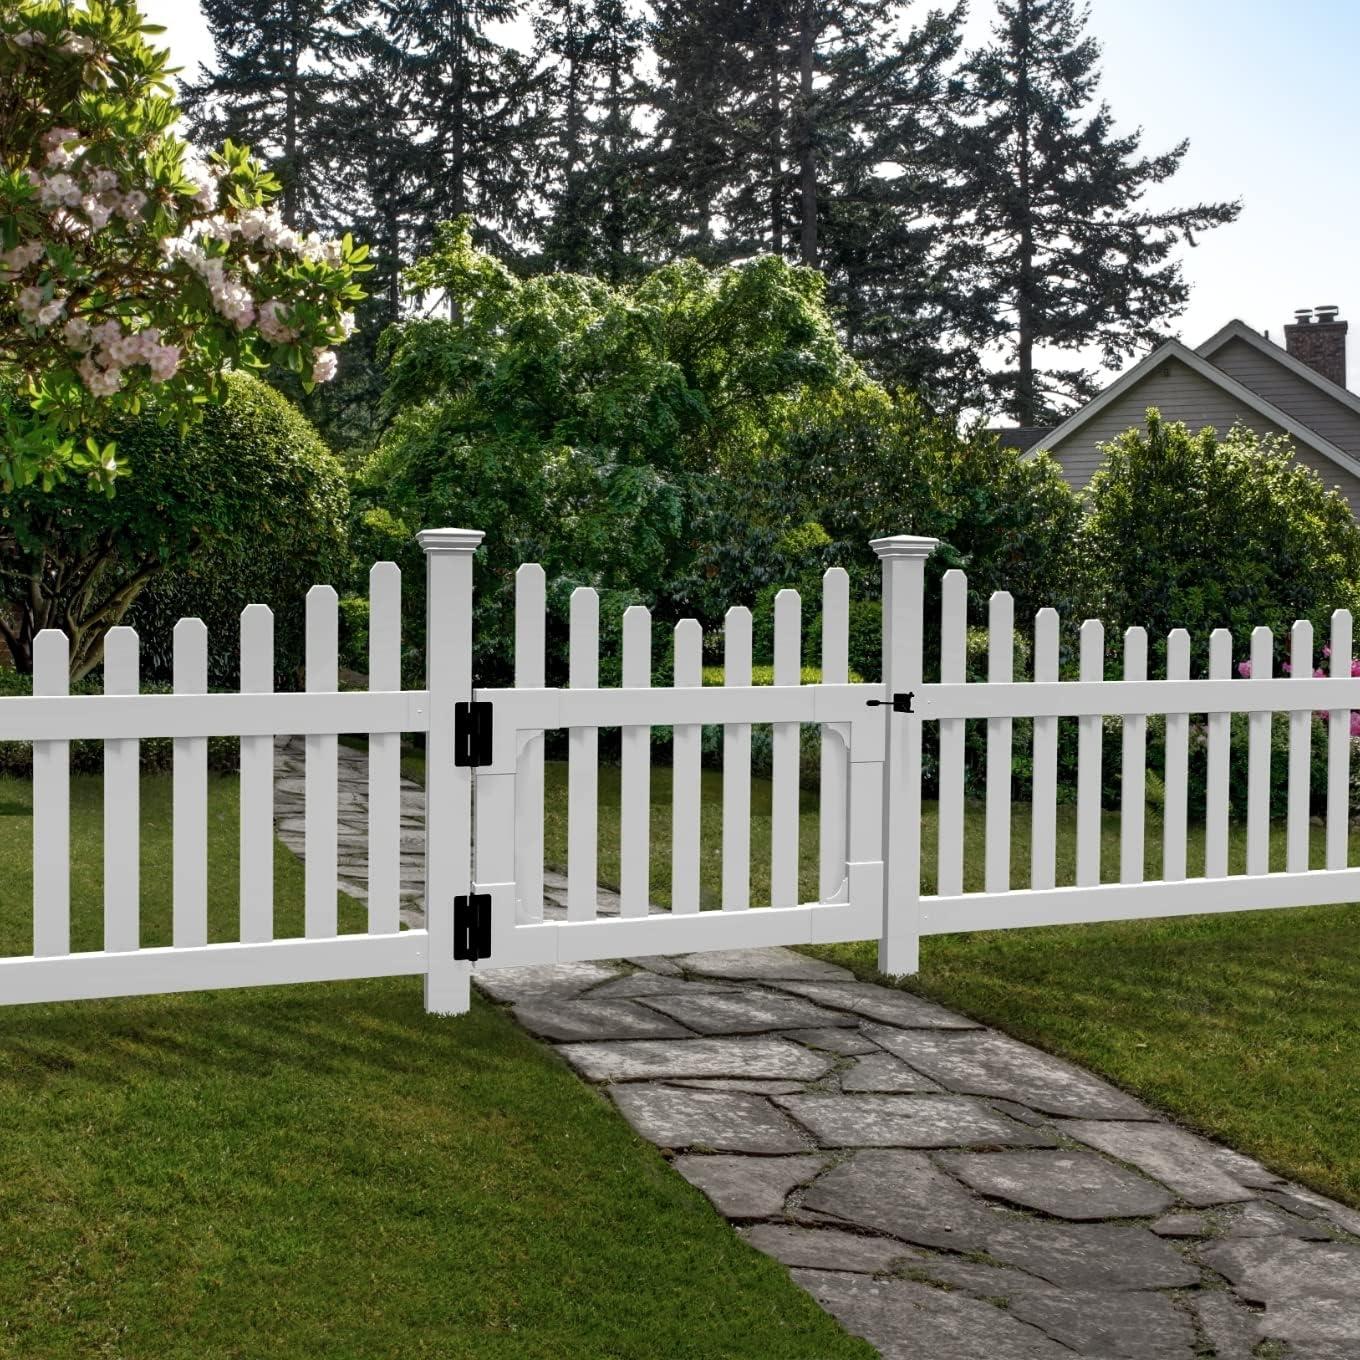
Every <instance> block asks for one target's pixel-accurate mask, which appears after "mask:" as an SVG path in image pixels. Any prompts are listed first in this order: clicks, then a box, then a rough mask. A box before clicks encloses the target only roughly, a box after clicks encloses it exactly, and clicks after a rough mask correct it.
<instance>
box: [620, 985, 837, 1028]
mask: <svg viewBox="0 0 1360 1360" xmlns="http://www.w3.org/2000/svg"><path fill="white" fill-rule="evenodd" d="M645 1003H646V1004H647V1005H648V1006H651V1007H652V1008H653V1009H654V1010H658V1011H660V1012H661V1013H662V1014H663V1015H669V1016H670V1017H671V1018H672V1019H674V1020H678V1021H679V1022H680V1023H681V1024H682V1025H684V1026H685V1027H686V1028H687V1029H692V1030H694V1031H695V1032H696V1033H698V1034H765V1033H768V1032H770V1031H772V1030H777V1029H806V1028H808V1027H822V1026H828V1025H830V1026H841V1025H851V1026H853V1025H855V1024H856V1023H858V1022H857V1021H856V1020H855V1017H854V1016H852V1015H843V1014H841V1013H839V1012H837V1011H828V1010H823V1009H822V1007H820V1006H815V1005H813V1004H812V1002H810V1001H804V1000H803V999H802V998H801V997H796V996H785V995H784V994H783V993H781V992H758V991H753V990H752V991H742V992H707V993H697V994H696V993H693V992H689V993H680V994H679V995H675V996H649V997H646V998H645Z"/></svg>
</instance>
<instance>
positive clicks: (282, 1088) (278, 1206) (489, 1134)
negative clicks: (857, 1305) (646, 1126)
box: [0, 777, 872, 1360]
mask: <svg viewBox="0 0 1360 1360" xmlns="http://www.w3.org/2000/svg"><path fill="white" fill-rule="evenodd" d="M72 796H73V838H72V839H73V897H74V902H75V912H74V919H75V931H74V934H75V941H76V944H77V947H81V948H89V947H97V945H98V940H99V931H100V927H99V907H98V901H99V894H100V874H101V868H100V865H101V856H102V846H101V832H100V824H101V801H102V792H101V785H100V781H99V780H98V779H91V778H83V777H81V778H75V779H73V780H72ZM143 799H144V809H143V811H144V830H143V857H142V869H143V883H144V899H145V912H144V920H145V923H146V930H145V932H144V936H143V943H144V944H157V943H167V942H168V923H169V883H170V836H169V831H170V815H169V783H168V780H166V779H163V778H159V777H157V778H147V779H146V780H144V781H143ZM30 806H31V805H30V794H29V788H28V786H27V785H26V784H23V783H18V782H15V781H0V864H3V866H4V876H3V880H0V883H2V886H0V952H5V953H22V952H26V951H27V949H28V947H29V939H30V935H29V932H30V924H29V915H30V910H31V908H30V892H31V847H30V837H31V827H32V821H31V816H30ZM210 825H211V842H210V851H211V863H212V872H211V875H210V883H211V892H212V901H211V907H210V910H211V917H212V924H213V935H214V938H219V939H222V938H227V939H229V938H232V933H233V929H234V923H235V919H236V910H237V904H236V893H237V872H236V843H237V842H236V837H237V798H236V785H235V780H234V779H231V778H225V777H214V778H213V780H212V783H211V789H210ZM275 883H276V896H277V902H278V933H279V934H298V933H300V929H301V923H302V870H301V866H300V865H299V864H298V862H297V861H296V860H295V859H293V858H292V856H290V855H288V854H287V852H286V851H284V850H282V848H279V849H278V851H277V856H276V874H275ZM362 920H363V917H362V913H361V912H360V911H359V910H358V908H357V907H356V906H355V904H353V903H352V902H342V922H343V924H344V926H345V927H347V928H350V929H353V928H356V927H361V926H362ZM871 1354H872V1352H871V1351H870V1349H869V1348H868V1347H867V1346H865V1345H864V1344H863V1343H861V1342H858V1341H855V1340H853V1339H851V1338H849V1337H848V1336H846V1335H845V1334H844V1333H843V1332H841V1331H840V1329H839V1328H838V1326H837V1325H836V1324H835V1323H834V1322H832V1321H831V1319H830V1318H828V1317H827V1316H826V1315H824V1314H823V1313H821V1312H820V1311H819V1310H818V1309H817V1308H816V1307H815V1306H814V1305H813V1303H812V1301H811V1300H810V1299H809V1298H808V1296H807V1295H805V1294H804V1293H803V1292H802V1291H801V1290H799V1289H796V1288H795V1287H794V1286H793V1285H792V1283H791V1282H790V1281H789V1279H788V1276H787V1274H786V1273H785V1271H784V1269H783V1267H781V1266H779V1265H777V1264H776V1263H774V1262H773V1261H771V1260H769V1259H767V1258H766V1257H764V1256H761V1255H759V1254H757V1253H756V1252H754V1251H752V1250H750V1249H748V1248H747V1247H746V1246H744V1245H743V1244H742V1243H741V1241H740V1240H739V1239H738V1238H737V1237H736V1236H735V1234H733V1233H732V1232H731V1230H730V1229H729V1228H728V1227H727V1225H726V1224H725V1223H724V1222H723V1221H722V1220H721V1219H720V1218H718V1216H717V1215H716V1214H715V1213H714V1212H713V1211H712V1210H711V1209H710V1208H709V1206H708V1204H707V1202H706V1201H705V1200H704V1199H703V1198H702V1197H701V1196H700V1195H699V1193H698V1192H697V1191H695V1190H693V1189H692V1188H691V1187H690V1186H689V1185H687V1184H686V1183H685V1182H684V1181H683V1180H681V1178H680V1177H679V1176H678V1175H676V1174H674V1173H673V1172H672V1171H671V1170H670V1169H669V1168H668V1167H667V1166H666V1164H665V1163H664V1161H663V1160H662V1158H661V1157H660V1156H659V1154H658V1153H657V1152H656V1151H655V1150H654V1149H652V1148H651V1147H650V1146H648V1145H646V1144H644V1143H642V1142H641V1141H640V1140H639V1139H637V1138H636V1137H634V1136H633V1134H632V1132H631V1131H630V1130H629V1129H628V1127H627V1125H626V1124H624V1122H623V1120H622V1119H621V1118H619V1117H618V1115H617V1114H616V1113H615V1112H614V1110H613V1108H612V1107H611V1106H610V1105H609V1104H608V1102H607V1101H606V1100H604V1099H602V1098H601V1096H600V1095H599V1094H598V1093H597V1092H595V1091H594V1090H592V1089H590V1088H588V1087H586V1086H585V1085H584V1084H582V1083H581V1082H579V1081H578V1080H577V1079H576V1078H575V1077H574V1076H573V1075H572V1074H571V1073H570V1072H569V1071H568V1069H567V1068H566V1067H565V1066H564V1065H562V1064H561V1063H560V1062H558V1060H557V1059H556V1058H555V1057H554V1056H553V1055H552V1054H551V1053H550V1052H548V1051H547V1050H546V1049H545V1048H543V1047H542V1046H540V1045H538V1044H537V1043H535V1042H534V1041H532V1040H530V1039H529V1038H528V1037H527V1036H526V1035H525V1034H523V1033H522V1032H521V1031H520V1030H519V1029H517V1027H516V1026H515V1025H514V1024H513V1022H512V1021H511V1020H510V1019H509V1018H508V1017H507V1016H506V1015H504V1014H503V1013H501V1012H500V1011H498V1010H496V1009H495V1008H492V1007H490V1006H488V1005H485V1004H483V1003H480V1002H477V1003H474V1007H473V1010H472V1013H471V1014H470V1015H469V1016H466V1017H462V1018H459V1019H432V1018H430V1017H427V1016H426V1015H425V1014H424V1012H423V1010H422V1007H421V988H420V982H419V980H418V979H396V980H389V981H376V982H363V983H344V984H329V985H321V986H298V987H293V988H268V989H256V990H242V991H236V992H217V993H202V994H197V995H181V996H169V997H158V998H147V999H132V1000H121V1001H100V1002H84V1003H71V1004H65V1005H57V1006H24V1007H13V1008H3V1007H0V1357H5V1360H10V1358H11V1357H12V1358H13V1360H77V1358H78V1360H89V1358H90V1357H106V1358H107V1360H143V1357H145V1358H147V1360H150V1358H151V1357H155V1360H162V1358H165V1360H169V1358H171V1357H174V1358H180V1357H182V1358H183V1360H219V1358H220V1360H227V1357H231V1358H233V1360H235V1358H237V1357H240V1358H241V1360H247V1358H248V1360H261V1358H262V1357H269V1358H270V1360H294V1358H296V1360H304V1357H305V1360H314V1358H315V1357H318V1356H324V1357H331V1358H333V1360H350V1357H354V1358H355V1360H359V1358H363V1360H367V1357H392V1360H417V1358H419V1357H430V1360H434V1357H438V1358H439V1360H450V1358H451V1357H452V1358H458V1360H461V1358H462V1357H476V1358H477V1360H500V1358H501V1357H514V1358H515V1360H520V1358H523V1360H557V1358H558V1357H561V1358H562V1360H566V1358H567V1357H571V1360H578V1358H579V1360H587V1358H589V1357H609V1358H611V1360H612V1358H613V1357H619V1358H620V1360H631V1358H632V1357H639V1358H641V1357H648V1358H650V1357H656V1360H670V1358H671V1357H695V1360H710V1357H717V1356H742V1357H748V1356H749V1357H758V1358H767V1360H785V1358H786V1357H805V1358H806V1360H841V1358H842V1357H844V1358H845V1360H850V1357H855V1360H867V1358H868V1357H869V1356H870V1355H871Z"/></svg>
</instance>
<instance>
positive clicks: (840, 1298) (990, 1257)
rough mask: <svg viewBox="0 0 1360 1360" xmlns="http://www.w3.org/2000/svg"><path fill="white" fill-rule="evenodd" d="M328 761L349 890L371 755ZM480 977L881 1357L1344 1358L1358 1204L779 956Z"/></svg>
mask: <svg viewBox="0 0 1360 1360" xmlns="http://www.w3.org/2000/svg"><path fill="white" fill-rule="evenodd" d="M299 746H300V744H299ZM341 751H342V779H344V780H345V791H344V793H343V794H342V811H341V817H342V831H341V835H342V852H341V858H342V862H343V863H344V864H345V866H346V872H347V875H348V878H347V885H346V891H352V892H354V895H355V896H358V897H362V895H363V892H362V889H363V879H364V878H365V877H366V870H365V871H364V873H362V874H361V873H360V872H359V871H360V869H362V867H363V866H362V838H363V834H364V825H365V822H364V814H363V809H362V807H361V806H360V805H361V803H362V801H363V793H364V788H363V780H362V770H363V765H364V758H363V756H362V754H361V753H357V752H348V753H346V748H343V747H342V748H341ZM300 756H301V751H300V749H298V750H296V751H293V750H292V749H291V748H290V747H289V746H284V747H282V748H281V751H280V775H279V786H280V800H279V801H280V811H279V816H280V835H281V836H282V837H283V838H284V839H285V841H286V842H287V843H288V844H290V845H293V846H294V847H295V848H300V834H299V833H300V831H301V825H300V821H297V819H298V818H299V817H300V812H299V811H298V810H296V808H295V807H294V806H293V804H292V803H290V802H289V801H288V800H289V799H291V798H293V797H295V796H296V795H295V793H294V791H293V789H292V787H291V785H292V783H293V781H295V780H297V778H298V769H297V768H296V764H295V762H296V763H298V764H300ZM348 757H357V760H356V759H349V758H348ZM299 787H300V786H299ZM419 792H420V791H419V790H418V789H415V788H414V787H413V786H412V787H409V788H407V789H405V790H404V792H403V826H404V831H405V829H406V828H408V827H409V829H411V830H413V831H415V832H417V833H418V831H419V826H420V823H419ZM408 817H409V822H408ZM294 822H296V825H294ZM417 842H418V834H417V835H416V836H413V837H412V838H411V845H412V854H411V861H410V863H409V865H408V864H407V862H406V861H405V860H404V861H403V872H402V880H403V892H406V891H407V890H408V889H409V890H410V892H411V894H412V896H411V900H410V901H409V902H408V904H407V908H406V911H405V912H404V913H403V915H404V916H406V917H407V918H408V919H410V920H412V921H413V922H418V921H419V919H420V915H419V911H418V909H417V907H416V900H417V898H418V891H419V890H418V887H417V874H418V869H419V866H418V864H417V863H416V862H415V852H414V847H415V845H416V844H417ZM403 844H404V846H405V841H404V842H403ZM564 887H565V885H564V884H561V885H558V884H557V883H556V882H555V881H554V883H553V884H552V885H551V886H550V887H549V889H548V895H549V897H550V898H555V897H556V895H557V894H558V892H560V891H561V890H562V889H564ZM556 905H557V903H556V901H552V902H551V903H550V906H549V909H550V910H551V908H553V907H555V906H556ZM477 984H478V986H479V987H480V988H481V990H482V991H483V992H485V993H486V994H487V995H489V996H490V997H491V998H493V999H494V1000H495V1001H496V1002H499V1003H502V1004H504V1005H506V1006H508V1007H509V1008H510V1010H511V1013H512V1014H513V1016H514V1017H515V1019H516V1020H517V1021H518V1022H519V1023H520V1024H521V1025H523V1026H524V1027H525V1028H526V1029H528V1030H529V1031H530V1032H532V1033H534V1034H536V1035H538V1036H539V1037H540V1038H542V1039H543V1040H545V1041H546V1042H548V1043H551V1044H553V1045H555V1046H556V1047H557V1051H558V1052H559V1054H560V1055H561V1056H562V1058H563V1059H564V1060H565V1061H566V1062H567V1063H569V1064H570V1065H571V1066H572V1067H573V1068H574V1069H575V1070H576V1071H577V1072H578V1073H579V1074H580V1075H581V1077H582V1078H583V1079H585V1080H586V1081H588V1082H591V1083H593V1084H595V1085H597V1086H598V1087H599V1088H600V1089H601V1091H602V1092H603V1093H604V1094H605V1095H606V1096H607V1097H608V1098H609V1099H610V1100H612V1101H613V1103H614V1104H615V1105H616V1106H617V1107H618V1109H619V1111H620V1112H621V1113H622V1115H623V1116H624V1118H625V1119H627V1120H628V1121H629V1123H630V1124H631V1125H632V1126H633V1128H634V1129H636V1130H637V1132H638V1133H639V1134H641V1135H642V1137H644V1138H646V1139H648V1140H649V1141H651V1142H652V1143H654V1144H656V1145H657V1146H658V1147H659V1148H661V1149H662V1150H663V1152H664V1153H665V1155H666V1156H668V1157H669V1158H671V1160H672V1165H673V1166H674V1167H675V1169H676V1171H677V1172H679V1174H680V1175H682V1176H684V1177H685V1178H686V1179H687V1180H689V1181H690V1182H691V1183H692V1184H694V1185H695V1186H697V1187H698V1188H699V1189H700V1190H701V1191H703V1193H704V1194H705V1195H707V1196H708V1198H709V1199H710V1200H711V1201H712V1203H713V1205H714V1207H715V1208H716V1209H717V1210H718V1212H720V1213H722V1214H723V1215H725V1216H726V1217H727V1218H728V1219H729V1220H731V1221H732V1223H733V1224H734V1225H735V1227H736V1230H737V1231H738V1232H739V1233H740V1234H741V1235H742V1237H744V1238H745V1240H746V1241H747V1242H749V1243H750V1245H751V1246H752V1247H754V1248H756V1249H757V1250H759V1251H763V1252H765V1253H767V1254H768V1255H770V1256H773V1257H775V1258H776V1259H777V1260H779V1261H781V1262H783V1263H784V1264H785V1265H786V1266H788V1268H789V1270H790V1273H791V1275H792V1277H793V1279H794V1280H796V1281H797V1283H798V1284H800V1285H801V1286H802V1287H803V1288H804V1289H806V1290H808V1292H809V1293H811V1294H812V1296H813V1297H814V1298H815V1299H817V1301H818V1302H819V1303H820V1304H821V1305H822V1307H824V1308H825V1309H826V1310H827V1311H828V1312H830V1313H832V1314H833V1315H834V1316H835V1317H837V1318H838V1319H839V1320H840V1321H841V1323H842V1324H843V1325H844V1326H845V1327H846V1329H847V1330H849V1331H851V1332H853V1333H855V1334H856V1335H859V1336H862V1337H864V1338H865V1339H866V1340H868V1341H869V1342H870V1343H871V1344H872V1345H873V1346H875V1347H876V1348H877V1349H878V1351H879V1352H880V1354H881V1355H883V1356H884V1357H886V1358H887V1360H1062V1358H1063V1357H1072V1356H1074V1355H1079V1356H1086V1357H1096V1358H1099V1360H1207V1357H1211V1356H1212V1357H1218V1360H1268V1358H1269V1360H1285V1358H1286V1357H1288V1358H1289V1360H1305V1358H1306V1360H1360V1213H1357V1212H1356V1211H1354V1210H1352V1209H1349V1208H1347V1207H1345V1206H1344V1205H1340V1204H1336V1203H1334V1202H1332V1201H1330V1200H1327V1199H1325V1198H1323V1197H1322V1196H1320V1195H1316V1194H1313V1193H1312V1192H1310V1191H1307V1190H1304V1189H1302V1188H1300V1187H1298V1186H1294V1185H1291V1184H1288V1183H1286V1182H1284V1181H1283V1180H1281V1179H1280V1178H1279V1177H1277V1176H1274V1175H1272V1174H1271V1173H1269V1172H1268V1171H1266V1170H1265V1169H1264V1168H1262V1167H1261V1166H1259V1165H1258V1164H1257V1163H1255V1162H1253V1161H1251V1160H1250V1159H1248V1158H1246V1157H1243V1156H1241V1155H1239V1154H1237V1153H1235V1152H1232V1151H1229V1150H1228V1149H1226V1148H1222V1147H1218V1146H1215V1145H1214V1144H1211V1143H1209V1142H1207V1141H1205V1140H1204V1139H1201V1138H1198V1137H1195V1136H1193V1135H1191V1134H1189V1133H1187V1132H1185V1131H1183V1130H1182V1129H1180V1128H1178V1127H1176V1126H1174V1125H1172V1124H1170V1123H1168V1122H1167V1121H1165V1120H1163V1119H1162V1118H1160V1117H1159V1116H1157V1115H1156V1114H1154V1113H1153V1112H1152V1111H1150V1110H1148V1109H1147V1108H1146V1107H1144V1106H1143V1105H1141V1104H1140V1103H1139V1102H1138V1101H1136V1100H1134V1099H1133V1098H1132V1097H1130V1096H1128V1095H1126V1094H1125V1093H1123V1092H1122V1091H1119V1090H1116V1089H1115V1088H1113V1087H1111V1086H1109V1085H1108V1084H1106V1083H1105V1082H1103V1081H1101V1080H1099V1079H1097V1078H1096V1077H1094V1076H1092V1075H1090V1074H1089V1073H1087V1072H1084V1071H1082V1070H1080V1069H1078V1068H1075V1067H1072V1066H1071V1065H1069V1064H1066V1063H1063V1062H1060V1061H1058V1060H1057V1059H1055V1058H1052V1057H1050V1056H1049V1055H1047V1054H1045V1053H1042V1052H1040V1051H1039V1050H1037V1049H1034V1048H1030V1047H1028V1046H1027V1045H1025V1044H1021V1043H1018V1042H1017V1041H1015V1040H1013V1039H1010V1038H1008V1037H1007V1036H1005V1035H1003V1034H1000V1033H998V1032H996V1031H994V1030H990V1029H986V1028H983V1027H981V1026H979V1025H977V1024H975V1023H974V1022H973V1021H971V1020H968V1019H966V1018H964V1017H962V1016H959V1015H956V1014H954V1013H952V1012H950V1011H948V1010H945V1009H944V1008H942V1007H940V1006H937V1005H934V1004H933V1003H931V1002H928V1001H925V1000H922V999H921V998H919V997H916V996H913V995H912V994H910V993H908V992H903V991H898V990H896V989H892V988H885V987H878V986H874V985H871V984H868V983H861V982H857V981H855V980H854V978H853V976H852V975H851V974H850V973H848V972H847V971H846V970H844V969H841V968H837V967H835V966H834V965H832V964H829V963H825V962H823V961H821V960H817V959H812V958H809V957H806V956H804V955H801V954H797V953H795V952H793V951H791V950H784V949H766V950H751V951H734V952H730V953H714V954H696V955H690V956H686V957H681V958H675V959H663V958H639V959H629V960H621V961H616V962H609V963H599V964H595V963H583V964H564V965H560V966H557V967H547V968H521V969H510V968H507V969H499V970H494V971H490V972H483V973H479V974H478V975H477Z"/></svg>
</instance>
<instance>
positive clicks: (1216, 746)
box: [1204, 628, 1232, 878]
mask: <svg viewBox="0 0 1360 1360" xmlns="http://www.w3.org/2000/svg"><path fill="white" fill-rule="evenodd" d="M1231 674H1232V634H1231V633H1230V632H1229V631H1228V630H1227V629H1226V628H1215V629H1214V631H1213V632H1212V633H1211V634H1210V635H1209V678H1210V679H1211V680H1226V679H1227V678H1228V677H1229V675H1231ZM1208 723H1209V738H1208V741H1209V745H1208V752H1207V754H1206V773H1205V790H1204V805H1205V806H1204V876H1205V877H1206V878H1226V877H1227V874H1228V768H1229V761H1230V757H1231V745H1232V715H1231V714H1228V713H1210V714H1209V715H1208Z"/></svg>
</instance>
